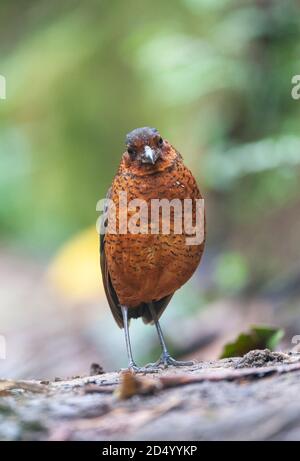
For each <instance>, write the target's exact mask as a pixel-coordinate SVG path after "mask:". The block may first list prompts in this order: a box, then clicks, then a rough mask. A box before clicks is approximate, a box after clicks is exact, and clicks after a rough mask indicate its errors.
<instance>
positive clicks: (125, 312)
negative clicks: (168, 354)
mask: <svg viewBox="0 0 300 461" xmlns="http://www.w3.org/2000/svg"><path fill="white" fill-rule="evenodd" d="M121 311H122V315H123V324H124V333H125V342H126V350H127V356H128V369H129V370H131V371H134V372H135V373H151V370H149V369H146V368H142V367H138V366H137V365H136V363H135V361H134V360H133V356H132V349H131V343H130V336H129V322H128V307H126V306H121Z"/></svg>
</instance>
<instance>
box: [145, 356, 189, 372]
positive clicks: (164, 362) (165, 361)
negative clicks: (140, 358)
mask: <svg viewBox="0 0 300 461" xmlns="http://www.w3.org/2000/svg"><path fill="white" fill-rule="evenodd" d="M192 365H195V362H192V361H187V362H184V361H179V360H175V359H173V358H172V357H171V356H170V355H169V354H162V355H161V356H160V358H159V359H158V360H157V362H155V363H148V365H146V367H145V368H148V369H152V370H154V369H155V368H168V367H169V366H173V367H188V366H192Z"/></svg>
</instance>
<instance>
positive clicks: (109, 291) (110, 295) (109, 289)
mask: <svg viewBox="0 0 300 461" xmlns="http://www.w3.org/2000/svg"><path fill="white" fill-rule="evenodd" d="M110 195H111V188H109V189H108V192H107V194H106V198H107V199H109V198H110ZM106 220H107V209H104V212H103V214H102V218H101V233H100V266H101V272H102V280H103V286H104V290H105V293H106V297H107V301H108V304H109V307H110V309H111V312H112V315H113V316H114V319H115V321H116V322H117V324H118V326H119V327H120V328H123V327H124V324H123V316H122V312H121V309H120V304H119V300H118V296H117V294H116V292H115V290H114V287H113V286H112V283H111V280H110V275H109V271H108V267H107V261H106V256H105V233H104V229H105V225H106V224H105V221H106Z"/></svg>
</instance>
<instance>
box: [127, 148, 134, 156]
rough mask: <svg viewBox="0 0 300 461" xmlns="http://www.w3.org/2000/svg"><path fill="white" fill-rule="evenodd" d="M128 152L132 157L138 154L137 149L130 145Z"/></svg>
mask: <svg viewBox="0 0 300 461" xmlns="http://www.w3.org/2000/svg"><path fill="white" fill-rule="evenodd" d="M127 152H128V154H129V155H130V157H134V156H135V155H136V151H135V150H134V149H132V147H128V149H127Z"/></svg>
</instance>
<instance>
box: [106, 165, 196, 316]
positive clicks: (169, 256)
mask: <svg viewBox="0 0 300 461" xmlns="http://www.w3.org/2000/svg"><path fill="white" fill-rule="evenodd" d="M120 191H122V192H126V193H127V200H128V202H129V201H131V200H133V199H136V198H138V199H143V200H145V201H146V203H147V206H148V210H149V221H148V233H147V234H141V233H139V234H131V233H127V234H120V233H116V234H112V233H107V234H106V236H105V255H106V259H107V264H108V270H109V273H110V277H111V281H112V284H113V287H114V289H115V291H116V293H117V295H118V298H119V301H120V303H121V304H124V305H126V306H128V307H136V306H138V305H139V304H141V303H142V302H150V301H153V300H159V299H161V298H163V297H164V296H167V295H169V294H171V293H173V292H174V291H176V290H177V289H178V288H180V287H181V286H182V285H183V284H184V283H185V282H186V281H187V280H188V279H189V278H190V277H191V275H192V274H193V272H194V271H195V269H196V268H197V266H198V264H199V262H200V259H201V256H202V253H203V249H204V241H202V242H201V243H199V244H197V245H190V244H187V237H188V235H187V233H186V232H185V231H184V229H183V233H182V234H174V213H173V210H172V208H171V220H170V233H169V234H167V235H164V234H163V233H162V232H161V229H160V232H159V233H157V234H151V233H150V230H151V229H150V216H151V214H150V210H151V200H152V199H160V200H161V199H167V200H173V199H179V200H180V201H181V202H182V204H183V200H184V199H185V198H189V199H192V200H193V202H194V201H195V199H200V198H201V195H200V192H199V189H198V187H197V184H196V181H195V179H194V177H193V175H192V174H191V172H190V171H189V170H188V169H187V168H186V167H185V166H184V165H183V163H182V161H181V159H177V160H176V161H174V162H173V164H172V166H170V167H168V168H167V169H165V170H162V171H160V172H158V173H157V174H151V175H147V176H140V175H135V174H129V173H128V172H127V171H126V170H125V169H123V168H122V166H121V168H120V171H119V174H118V175H117V176H116V178H115V180H114V182H113V185H112V190H111V198H112V200H113V201H114V203H115V205H116V212H117V213H116V227H117V229H118V225H119V192H120ZM195 213H196V208H195V206H194V207H193V215H194V216H193V217H194V218H195ZM132 215H133V211H128V212H127V219H128V220H130V218H131V217H132ZM159 217H160V219H159V222H160V225H161V224H162V218H163V215H162V213H161V212H160V213H159ZM194 220H195V219H194ZM202 220H204V216H202Z"/></svg>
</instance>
